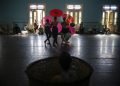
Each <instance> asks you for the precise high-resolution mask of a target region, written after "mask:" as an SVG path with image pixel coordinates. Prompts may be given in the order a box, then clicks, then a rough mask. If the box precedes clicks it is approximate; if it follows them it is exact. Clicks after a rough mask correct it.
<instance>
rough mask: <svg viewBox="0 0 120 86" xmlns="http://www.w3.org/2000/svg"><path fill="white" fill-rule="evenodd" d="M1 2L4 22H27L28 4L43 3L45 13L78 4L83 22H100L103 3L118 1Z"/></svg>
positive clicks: (50, 0) (7, 0)
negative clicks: (81, 7)
mask: <svg viewBox="0 0 120 86" xmlns="http://www.w3.org/2000/svg"><path fill="white" fill-rule="evenodd" d="M1 2H2V5H0V6H2V7H0V8H3V9H2V10H0V12H1V11H2V19H1V17H0V20H2V21H4V22H14V21H15V22H28V20H29V5H30V4H45V5H46V14H47V15H49V11H50V10H51V9H54V8H58V9H61V10H63V11H64V12H65V10H66V5H67V4H80V5H82V6H83V9H82V13H83V15H82V16H83V22H93V23H94V22H97V23H101V17H102V6H103V5H105V4H118V3H120V2H119V0H0V4H1ZM0 15H1V14H0ZM88 24H89V23H88Z"/></svg>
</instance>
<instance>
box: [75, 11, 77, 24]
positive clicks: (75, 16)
mask: <svg viewBox="0 0 120 86" xmlns="http://www.w3.org/2000/svg"><path fill="white" fill-rule="evenodd" d="M77 19H78V14H77V12H75V24H77V23H78V22H77Z"/></svg>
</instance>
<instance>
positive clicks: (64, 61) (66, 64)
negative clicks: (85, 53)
mask: <svg viewBox="0 0 120 86" xmlns="http://www.w3.org/2000/svg"><path fill="white" fill-rule="evenodd" d="M71 62H72V58H71V56H70V54H69V53H67V52H62V53H61V55H60V57H59V63H60V65H61V67H62V68H63V70H64V71H68V70H69V68H70V64H71Z"/></svg>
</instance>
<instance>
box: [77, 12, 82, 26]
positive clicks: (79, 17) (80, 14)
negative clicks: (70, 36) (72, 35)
mask: <svg viewBox="0 0 120 86" xmlns="http://www.w3.org/2000/svg"><path fill="white" fill-rule="evenodd" d="M81 16H82V14H81V12H79V18H78V19H79V24H80V23H81V22H82V21H81Z"/></svg>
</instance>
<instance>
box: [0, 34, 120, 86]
mask: <svg viewBox="0 0 120 86" xmlns="http://www.w3.org/2000/svg"><path fill="white" fill-rule="evenodd" d="M44 40H45V35H11V36H10V35H9V36H6V35H1V36H0V86H28V79H27V76H26V74H25V69H26V66H27V65H28V64H30V63H31V62H33V61H36V60H38V59H44V58H48V57H50V56H53V55H59V54H60V52H61V51H68V52H69V53H70V54H71V55H72V56H76V57H78V58H81V59H83V60H85V61H87V62H88V63H90V64H91V65H92V66H93V68H94V73H93V75H92V77H91V82H90V86H119V85H118V84H120V82H119V80H120V74H119V73H120V68H119V66H120V55H119V53H120V45H119V44H120V36H119V35H77V34H75V35H73V36H72V37H71V39H70V40H69V41H70V44H69V45H62V46H61V37H59V38H58V41H59V45H58V46H57V47H50V46H49V45H47V46H46V47H45V45H44ZM51 41H52V38H51Z"/></svg>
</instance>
